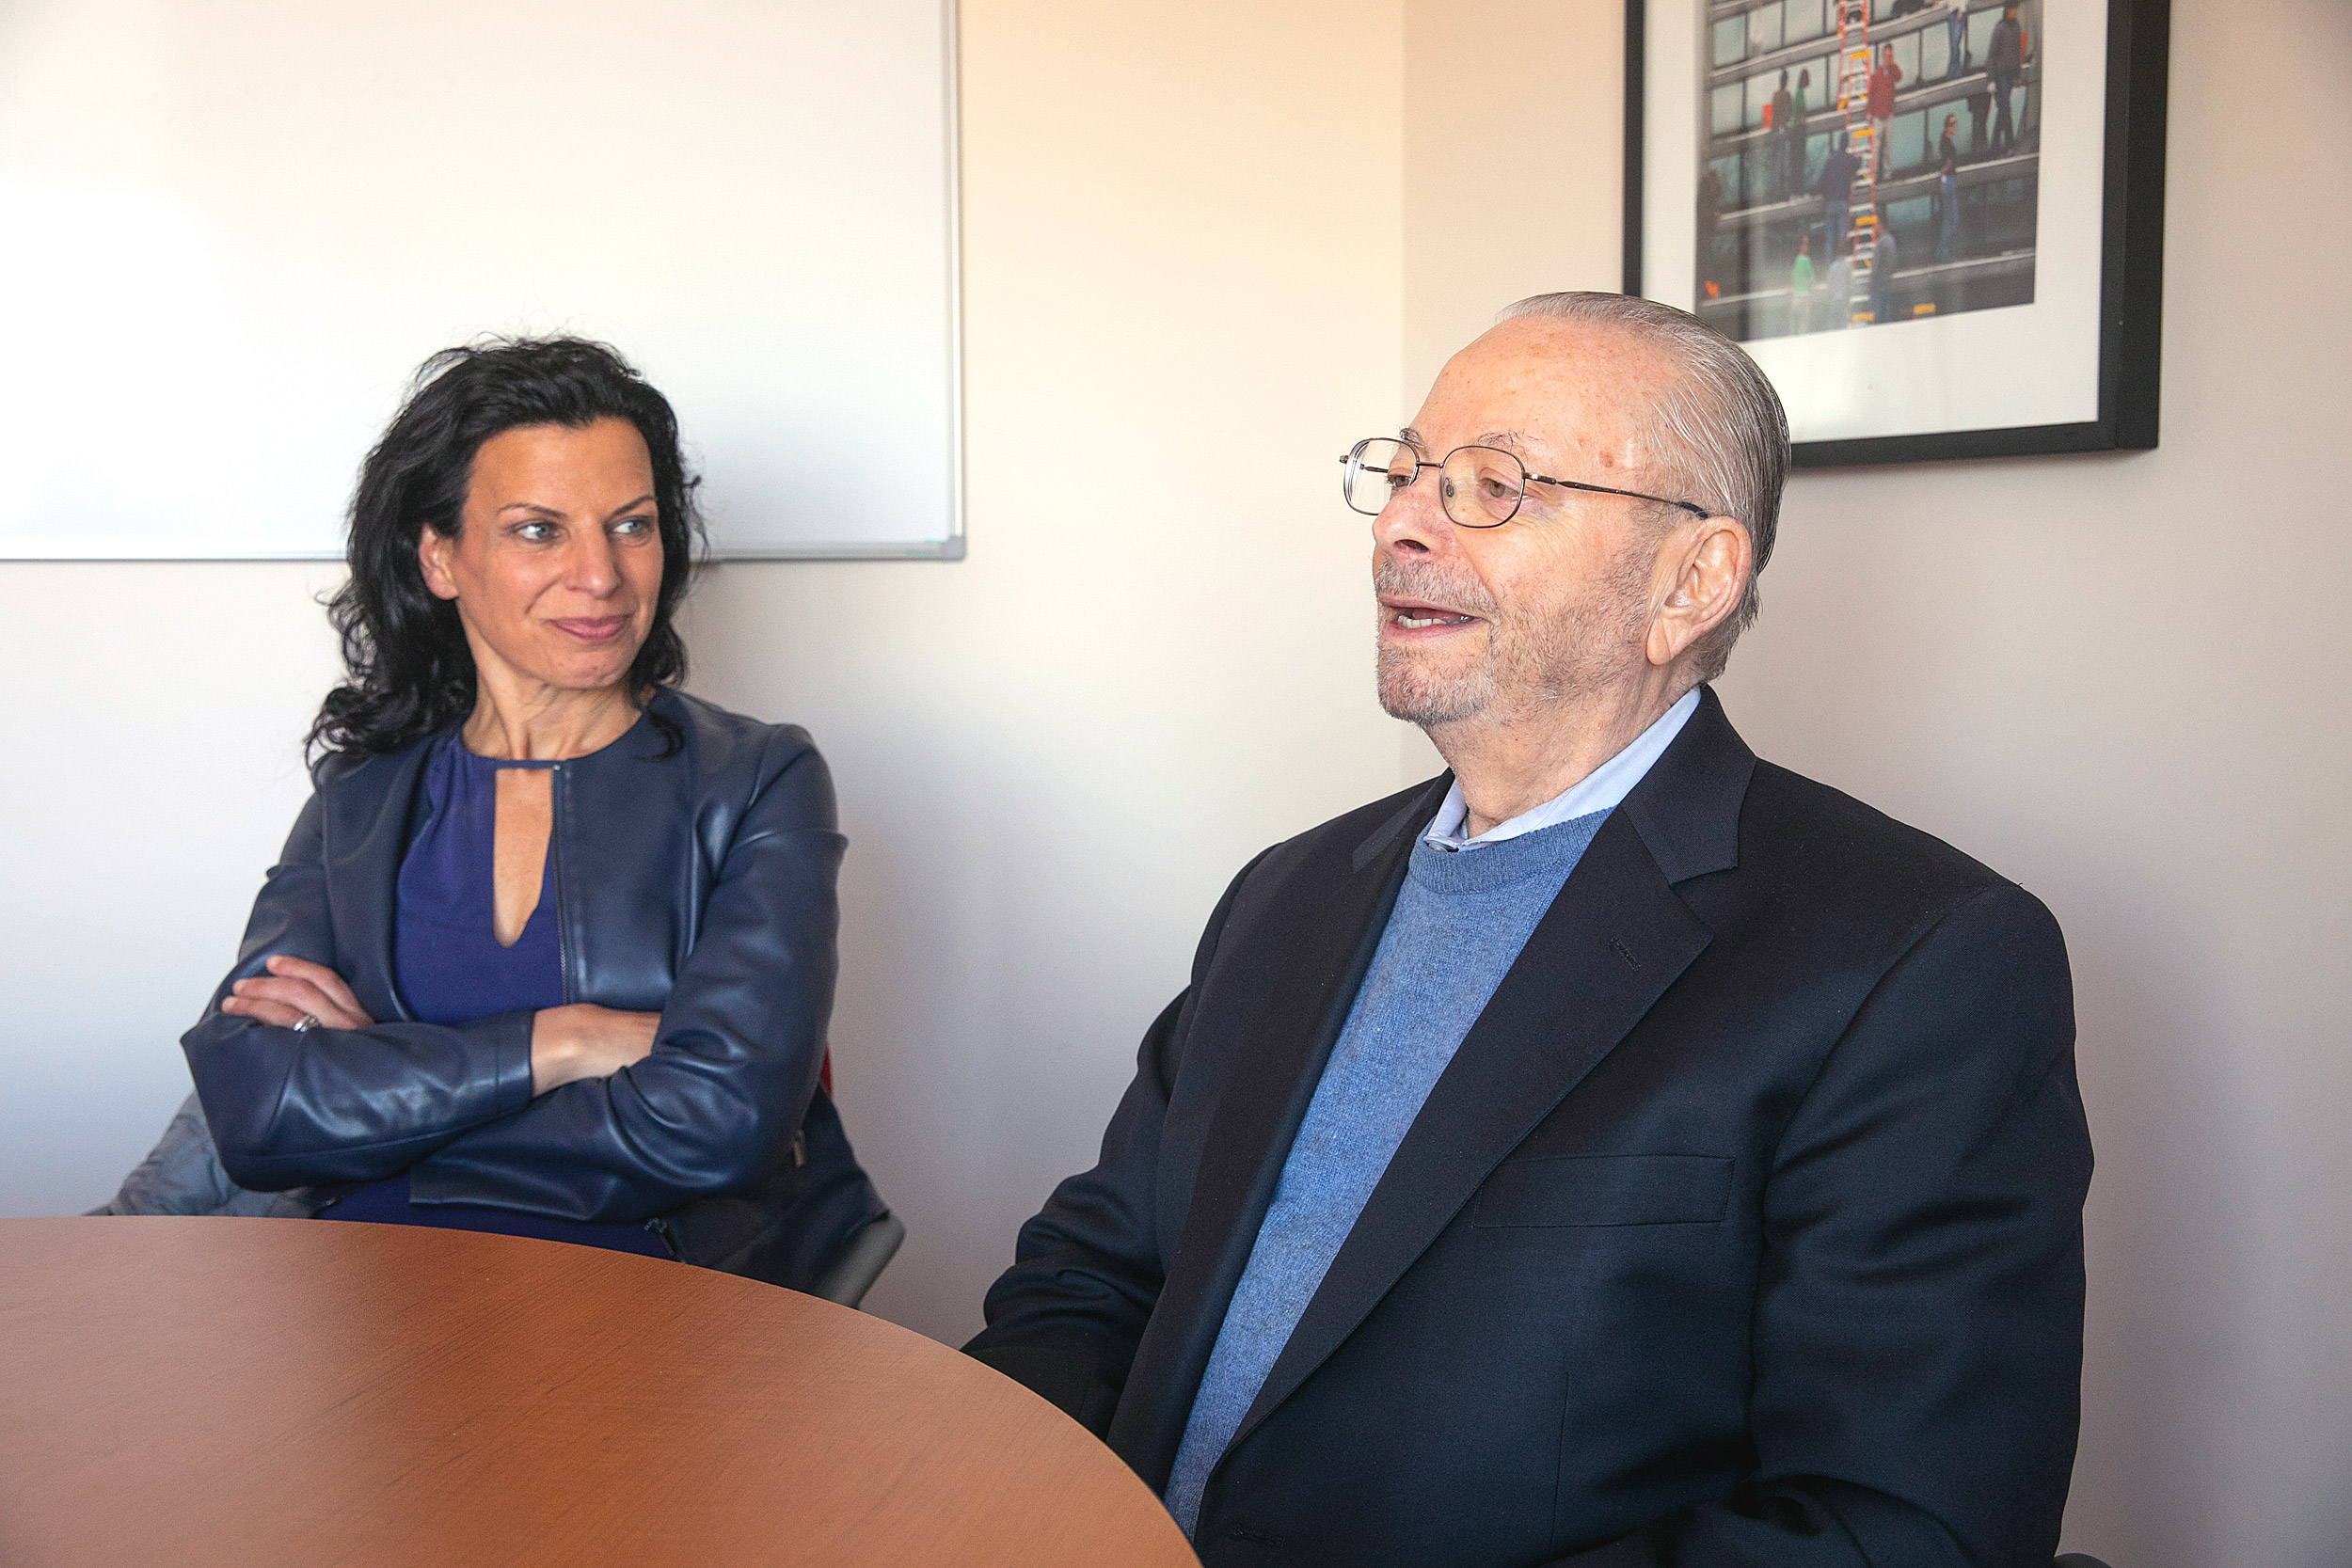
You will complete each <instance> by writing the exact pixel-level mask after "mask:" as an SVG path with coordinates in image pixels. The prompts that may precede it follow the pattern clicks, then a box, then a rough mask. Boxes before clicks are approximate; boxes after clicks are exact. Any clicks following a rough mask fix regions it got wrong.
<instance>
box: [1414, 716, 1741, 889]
mask: <svg viewBox="0 0 2352 1568" xmlns="http://www.w3.org/2000/svg"><path fill="white" fill-rule="evenodd" d="M1698 706H1699V690H1698V688H1697V687H1695V686H1694V687H1692V689H1690V690H1688V691H1686V692H1684V693H1683V694H1682V700H1681V701H1680V702H1677V704H1675V705H1674V706H1672V707H1670V708H1668V709H1667V710H1666V711H1665V712H1663V713H1661V714H1660V715H1659V716H1658V720H1657V722H1655V723H1653V724H1651V725H1650V727H1649V728H1648V729H1645V730H1644V731H1643V732H1642V733H1641V734H1640V735H1638V736H1634V737H1633V741H1632V744H1630V745H1629V746H1628V747H1626V749H1625V750H1624V751H1622V752H1618V753H1617V754H1616V755H1615V756H1613V757H1611V758H1610V759H1609V760H1608V761H1607V762H1604V763H1602V764H1601V765H1600V766H1599V767H1598V768H1594V769H1593V770H1592V771H1591V772H1590V773H1587V774H1585V775H1584V777H1582V778H1581V779H1580V780H1578V781H1577V782H1576V783H1575V784H1571V785H1569V786H1568V788H1567V789H1566V790H1565V791H1564V792H1563V793H1561V794H1558V795H1555V796H1553V797H1552V798H1551V799H1550V800H1546V801H1545V802H1544V803H1543V804H1542V805H1540V806H1537V807H1535V808H1534V809H1533V810H1532V811H1523V812H1521V813H1519V814H1518V816H1514V817H1513V818H1511V819H1510V820H1509V821H1508V822H1498V823H1496V824H1495V825H1494V826H1493V827H1491V828H1489V829H1487V830H1486V832H1483V833H1480V834H1479V835H1478V836H1477V837H1476V838H1464V837H1463V836H1462V829H1463V828H1464V827H1465V826H1467V825H1468V822H1469V819H1470V806H1469V804H1468V802H1466V801H1465V800H1463V799H1462V781H1461V780H1459V779H1456V780H1454V787H1453V788H1451V789H1449V790H1447V791H1446V792H1445V803H1444V804H1443V805H1441V806H1439V807H1438V815H1437V816H1433V817H1431V818H1430V819H1429V826H1428V827H1427V828H1425V829H1423V830H1422V835H1421V836H1422V838H1424V839H1427V840H1428V841H1429V842H1430V843H1432V844H1434V845H1436V846H1437V847H1439V848H1440V849H1476V848H1480V847H1484V846H1486V845H1489V844H1500V843H1502V841H1503V840H1504V839H1506V838H1517V837H1518V836H1519V835H1520V834H1521V833H1532V832H1535V830H1536V829H1538V828H1549V827H1551V826H1553V825H1555V824H1557V823H1561V822H1572V821H1574V820H1575V819H1576V818H1578V817H1580V816H1592V815H1593V813H1595V812H1597V811H1608V810H1609V809H1611V808H1612V807H1613V806H1615V805H1616V804H1617V802H1619V801H1620V800H1624V799H1625V798H1626V797H1627V796H1628V795H1630V794H1632V793H1633V786H1634V785H1635V784H1640V783H1641V782H1642V779H1643V776H1644V775H1645V774H1646V773H1648V772H1649V770H1650V768H1651V766H1652V765H1653V764H1655V763H1656V762H1657V761H1658V759H1659V758H1660V757H1661V755H1663V754H1664V753H1665V750H1666V748H1667V747H1669V746H1671V745H1673V744H1674V738H1675V736H1678V735H1680V734H1681V733H1682V726H1683V725H1684V724H1687V723H1689V722H1690V721H1691V715H1692V714H1693V713H1696V712H1697V711H1698Z"/></svg>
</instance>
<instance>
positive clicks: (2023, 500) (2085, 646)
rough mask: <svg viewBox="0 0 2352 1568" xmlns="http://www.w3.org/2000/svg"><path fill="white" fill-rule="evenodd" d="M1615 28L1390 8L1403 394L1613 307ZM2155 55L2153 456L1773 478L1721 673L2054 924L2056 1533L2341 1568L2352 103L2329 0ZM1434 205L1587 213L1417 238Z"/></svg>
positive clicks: (2212, 19)
mask: <svg viewBox="0 0 2352 1568" xmlns="http://www.w3.org/2000/svg"><path fill="white" fill-rule="evenodd" d="M1621 17H1622V9H1621V8H1619V7H1617V6H1615V5H1613V4H1585V3H1575V4H1568V5H1553V6H1539V5H1534V4H1525V3H1519V0H1477V3H1470V4H1443V5H1439V4H1428V3H1423V0H1413V3H1411V4H1408V5H1407V7H1406V39H1407V40H1408V42H1410V43H1411V44H1413V45H1415V46H1417V47H1424V48H1426V50H1427V51H1428V53H1427V55H1425V56H1424V57H1423V58H1421V59H1416V60H1415V61H1414V62H1413V63H1412V64H1410V65H1408V67H1407V76H1406V82H1407V93H1406V154H1405V166H1406V171H1407V180H1406V193H1405V201H1406V252H1405V254H1406V333H1405V341H1406V365H1405V371H1406V400H1407V402H1408V403H1411V402H1417V401H1418V400H1419V398H1420V396H1421V393H1422V390H1423V389H1424V388H1425V387H1426V385H1427V380H1428V377H1429V375H1430V373H1431V372H1433V371H1434V370H1435V369H1436V367H1437V366H1438V364H1439V363H1440V362H1441V361H1442V359H1443V356H1444V355H1445V354H1446V353H1447V352H1449V351H1450V349H1451V348H1452V347H1454V346H1455V345H1457V344H1458V343H1459V342H1460V341H1463V340H1464V339H1466V338H1468V337H1469V336H1470V335H1472V334H1474V333H1475V332H1476V331H1477V330H1478V329H1479V328H1480V327H1481V326H1482V325H1484V324H1485V323H1486V321H1487V320H1488V319H1490V317H1491V313H1492V312H1493V310H1494V309H1495V308H1496V307H1498V306H1500V305H1502V304H1505V303H1507V302H1508V301H1509V300H1510V299H1512V298H1514V297H1517V296H1518V295H1520V294H1524V293H1533V292H1535V291H1537V290H1540V289H1560V288H1594V289H1611V288H1614V287H1616V285H1617V277H1618V270H1617V249H1616V246H1617V239H1618V222H1617V214H1618V212H1619V208H1618V205H1617V202H1618V198H1619V182H1618V165H1617V162H1616V159H1617V156H1618V151H1619V147H1620V143H1619V140H1618V134H1617V131H1616V126H1617V124H1618V119H1617V116H1618V113H1619V104H1620V102H1621V100H1620V98H1619V90H1620V89H1619V86H1618V83H1619V73H1620V71H1621V60H1622V55H1621V54H1620V53H1619V50H1620V47H1621V45H1620V28H1621ZM1464 59H1477V60H1484V61H1486V62H1488V63H1489V64H1490V65H1494V66H1495V67H1496V69H1499V70H1500V71H1502V72H1503V73H1504V74H1503V75H1502V78H1501V79H1500V80H1497V79H1496V78H1495V77H1493V76H1491V75H1488V76H1482V75H1479V74H1477V73H1476V72H1474V71H1467V70H1459V71H1457V70H1455V69H1454V64H1453V62H1455V61H1459V60H1464ZM2172 60H2173V67H2172V90H2171V126H2170V136H2169V181H2168V192H2167V230H2168V233H2167V238H2166V245H2167V252H2166V297H2165V342H2164V411H2163V419H2164V436H2163V446H2162V447H2161V449H2160V450H2158V451H2153V452H2150V453H2146V454H2143V455H2135V456H2117V457H2091V458H2066V459H2046V460H2038V461H2031V462H2002V463H1974V464H1950V465H1937V466H1933V467H1900V468H1889V469H1878V470H1855V471H1850V472H1843V473H1820V474H1805V475H1802V476H1800V477H1799V478H1798V479H1797V480H1796V481H1795V482H1794V483H1792V485H1791V486H1790V489H1789V493H1788V502H1787V505H1786V507H1785V509H1784V511H1783V514H1782V524H1781V535H1780V545H1779V552H1778V554H1777V555H1776V557H1775V558H1774V561H1773V562H1772V567H1771V569H1770V570H1769V571H1768V572H1767V573H1766V575H1765V577H1764V615H1763V619H1762V621H1761V622H1760V623H1759V624H1758V626H1756V630H1755V631H1754V632H1753V633H1752V634H1751V635H1750V637H1749V638H1748V639H1747V641H1745V642H1744V643H1743V644H1742V645H1741V647H1740V653H1739V655H1738V657H1736V658H1735V660H1734V662H1733V665H1732V668H1731V671H1730V673H1729V674H1728V675H1727V677H1726V678H1725V680H1724V682H1723V691H1724V702H1725V704H1726V705H1727V706H1728V708H1729V709H1730V712H1731V715H1732V717H1733V719H1734V720H1735V721H1737V722H1738V723H1739V724H1740V728H1741V730H1742V731H1743V732H1744V733H1745V734H1746V736H1748V738H1749V740H1750V741H1751V742H1752V743H1753V744H1754V745H1755V746H1756V749H1757V751H1758V752H1761V753H1763V754H1764V755H1766V756H1769V757H1771V758H1772V759H1773V760H1775V761H1778V762H1781V763H1784V764H1786V765H1788V766H1789V767H1793V768H1798V769H1800V770H1801V771H1804V772H1807V773H1810V774H1812V775H1814V776H1815V777H1818V778H1820V779H1823V780H1826V781H1828V782H1829V783H1831V784H1836V785H1838V786H1839V787H1841V788H1843V789H1846V790H1848V791H1850V792H1851V793H1853V794H1855V795H1858V796H1860V797H1862V798H1863V799H1864V800H1868V801H1870V802H1871V803H1872V804H1874V805H1877V806H1879V807H1881V808H1882V809H1883V810H1885V811H1888V812H1891V813H1893V814H1894V815H1895V816H1900V817H1902V818H1904V819H1906V820H1908V821H1911V822H1915V823H1917V824H1918V825H1920V826H1922V827H1924V828H1927V829H1929V830H1930V831H1931V832H1936V833H1938V834H1941V835H1943V836H1944V837H1946V838H1948V839H1949V840H1951V841H1952V842H1953V843H1955V844H1958V845H1959V846H1961V847H1963V848H1964V849H1966V850H1968V851H1969V852H1970V853H1972V854H1974V855H1976V856H1978V857H1979V859H1981V860H1984V861H1986V862H1987V863H1990V864H1992V865H1993V866H1994V867H1996V868H1997V869H1999V870H2001V871H2003V872H2005V873H2007V874H2008V875H2010V876H2011V877H2013V878H2015V879H2018V880H2019V881H2022V882H2024V883H2025V884H2026V886H2027V887H2029V888H2031V889H2032V890H2033V891H2034V892H2036V893H2038V894H2040V895H2042V898H2043V899H2044V900H2045V901H2047V902H2048V903H2049V905H2050V906H2051V908H2052V909H2053V910H2055V911H2057V913H2058V918H2059V920H2060V921H2061V922H2062V923H2063V924H2064V926H2065V927H2066V932H2067V939H2068V942H2069V945H2070V948H2071V950H2072V953H2073V957H2074V969H2075V984H2076V1002H2077V1007H2078V1010H2079V1015H2080V1027H2081V1046H2080V1058H2081V1068H2082V1078H2083V1091H2084V1096H2085V1099H2086V1101H2087V1102H2088V1104H2089V1107H2090V1124H2091V1132H2092V1136H2093V1138H2094V1140H2095V1141H2096V1144H2097V1147H2098V1152H2099V1174H2098V1178H2097V1180H2096V1182H2095V1184H2094V1186H2093V1188H2092V1191H2091V1197H2090V1212H2089V1218H2088V1227H2089V1245H2090V1329H2089V1349H2088V1364H2087V1366H2086V1369H2085V1374H2084V1395H2085V1412H2084V1424H2083V1442H2082V1451H2081V1459H2080V1462H2079V1465H2078V1466H2077V1469H2076V1479H2075V1490H2074V1502H2073V1505H2072V1508H2071V1510H2070V1513H2069V1516H2068V1530H2067V1540H2068V1544H2069V1545H2070V1546H2071V1547H2074V1548H2077V1549H2081V1550H2088V1551H2095V1552H2099V1553H2101V1554H2103V1555H2106V1556H2109V1557H2111V1558H2112V1560H2114V1561H2115V1562H2116V1563H2117V1564H2118V1565H2119V1568H2223V1565H2243V1568H2342V1565H2343V1564H2344V1563H2346V1562H2348V1561H2352V1051H2348V1050H2347V1046H2352V958H2347V942H2348V941H2352V921H2347V919H2346V908H2347V887H2352V830H2348V829H2347V815H2352V788H2347V785H2346V783H2345V781H2346V779H2347V777H2352V725H2347V722H2346V708H2345V704H2346V699H2345V696H2344V691H2345V688H2346V684H2347V680H2348V679H2352V654H2347V641H2346V639H2345V637H2344V632H2343V630H2342V626H2341V624H2340V623H2341V621H2342V619H2343V610H2342V609H2341V606H2340V602H2339V601H2340V599H2341V597H2342V595H2341V593H2340V591H2339V589H2338V587H2337V583H2336V578H2337V577H2338V575H2339V574H2340V572H2341V570H2342V568H2343V565H2344V561H2345V559H2346V556H2347V550H2348V549H2352V501H2348V500H2347V499H2346V497H2347V496H2348V495H2352V485H2348V483H2347V480H2346V478H2345V473H2344V451H2345V447H2346V432H2347V425H2346V415H2345V388H2347V386H2352V380H2347V375H2348V374H2352V372H2347V370H2346V366H2347V364H2352V329H2348V328H2347V325H2346V323H2347V320H2352V316H2347V313H2346V310H2345V309H2344V306H2345V302H2346V296H2347V292H2352V201H2347V195H2346V193H2347V182H2346V180H2345V177H2344V171H2343V166H2342V165H2343V160H2342V158H2341V157H2340V156H2339V155H2338V152H2337V149H2336V146H2335V141H2336V140H2340V138H2330V136H2329V135H2327V134H2326V132H2325V131H2323V130H2321V129H2320V128H2323V127H2333V126H2340V125H2344V124H2346V123H2352V8H2346V7H2345V6H2344V5H2343V3H2342V0H2285V3H2282V4H2279V5H2273V6H2265V7H2243V6H2199V5H2189V4H2176V5H2175V6H2174V7H2173V39H2172ZM1498 62H1499V64H1498ZM1515 62H1516V63H1515ZM1539 62H1542V63H1541V64H1539ZM1554 62H1572V63H1571V64H1570V65H1569V66H1567V67H1566V68H1565V69H1564V70H1563V71H1562V72H1561V74H1560V75H1559V76H1558V77H1557V78H1556V88H1555V94H1554V100H1553V102H1551V103H1544V99H1543V97H1542V94H1541V93H1540V91H1539V88H1538V84H1537V81H1536V78H1537V75H1538V74H1539V72H1540V71H1542V70H1543V69H1545V68H1546V67H1547V66H1548V65H1549V63H1554ZM1538 103H1542V104H1543V105H1544V106H1543V107H1542V108H1541V109H1539V110H1538V109H1533V108H1531V105H1534V104H1538ZM2258 103H2271V104H2286V105H2292V112H2291V116H2290V119H2289V121H2288V123H2289V124H2291V125H2292V126H2293V127H2296V129H2292V130H2290V131H2289V132H2288V133H2287V134H2286V135H2279V134H2278V133H2279V132H2280V129H2281V122H2280V120H2279V119H2277V118H2275V117H2273V116H2270V115H2266V114H2263V113H2259V112H2256V111H2255V110H2254V107H2253V106H2254V105H2256V104H2258ZM1466 194H1467V195H1470V196H1474V197H1476V198H1480V199H1483V200H1486V201H1488V202H1505V203H1507V202H1508V201H1509V200H1511V199H1512V198H1514V196H1515V195H1516V196H1517V197H1518V198H1523V199H1525V200H1526V201H1528V202H1529V203H1530V204H1531V205H1535V204H1541V203H1545V202H1556V203H1557V204H1559V205H1560V206H1562V207H1564V208H1565V209H1568V210H1571V211H1574V212H1578V213H1581V214H1586V221H1585V222H1584V223H1583V224H1581V225H1579V226H1574V227H1570V226H1565V225H1564V224H1563V223H1562V222H1560V221H1559V220H1558V219H1556V218H1555V219H1545V218H1542V217H1540V216H1531V217H1529V218H1527V219H1525V220H1524V221H1523V222H1519V223H1515V224H1510V225H1503V224H1490V223H1480V224H1470V225H1465V224H1462V223H1459V222H1450V221H1448V220H1449V215H1450V214H1455V213H1457V212H1458V211H1459V209H1460V205H1461V203H1462V202H1463V200H1464V199H1465V196H1466ZM2285 235H2292V236H2293V238H2292V240H2291V241H2289V242H2288V243H2287V244H2286V245H2285V246H2284V248H2282V249H2273V248H2271V241H2272V239H2273V237H2274V236H2285ZM1405 752H1406V757H1405V763H1404V768H1403V776H1404V777H1407V778H1417V777H1422V776H1423V775H1424V773H1425V771H1426V768H1427V766H1428V764H1429V761H1430V756H1431V753H1430V752H1428V751H1427V750H1426V748H1425V746H1424V744H1423V743H1422V741H1421V740H1420V739H1419V737H1418V736H1414V737H1412V738H1411V740H1410V741H1409V742H1408V743H1407V744H1406V747H1405Z"/></svg>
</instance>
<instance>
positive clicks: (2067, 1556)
mask: <svg viewBox="0 0 2352 1568" xmlns="http://www.w3.org/2000/svg"><path fill="white" fill-rule="evenodd" d="M2050 1568H2107V1565H2106V1563H2104V1562H2102V1561H2100V1560H2098V1559H2097V1558H2095V1557H2092V1556H2091V1555H2090V1553H2089V1552H2061V1553H2059V1554H2058V1560H2056V1561H2055V1562H2053V1563H2051V1564H2050Z"/></svg>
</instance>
